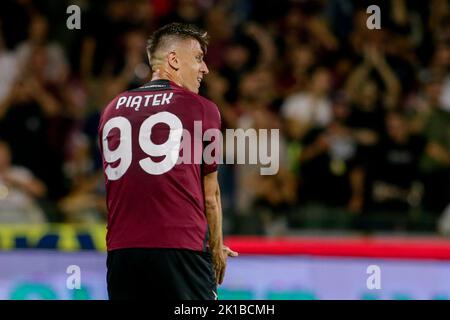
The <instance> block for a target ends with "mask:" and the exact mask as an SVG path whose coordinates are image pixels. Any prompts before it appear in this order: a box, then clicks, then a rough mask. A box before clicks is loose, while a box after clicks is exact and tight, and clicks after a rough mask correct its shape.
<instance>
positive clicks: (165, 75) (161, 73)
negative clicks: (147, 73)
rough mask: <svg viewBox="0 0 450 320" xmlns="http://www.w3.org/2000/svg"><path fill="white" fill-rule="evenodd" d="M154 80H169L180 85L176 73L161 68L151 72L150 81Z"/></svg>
mask: <svg viewBox="0 0 450 320" xmlns="http://www.w3.org/2000/svg"><path fill="white" fill-rule="evenodd" d="M154 80H169V81H172V82H174V83H176V84H177V85H179V86H180V87H182V85H181V81H180V79H179V78H178V77H177V76H176V75H173V74H171V73H170V72H167V71H165V70H161V69H157V70H155V72H153V75H152V80H151V81H154Z"/></svg>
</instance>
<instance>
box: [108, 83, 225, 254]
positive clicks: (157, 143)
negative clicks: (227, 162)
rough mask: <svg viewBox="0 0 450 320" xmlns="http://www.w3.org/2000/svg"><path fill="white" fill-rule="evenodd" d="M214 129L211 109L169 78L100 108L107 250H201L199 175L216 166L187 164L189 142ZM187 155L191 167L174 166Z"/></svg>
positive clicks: (202, 223)
mask: <svg viewBox="0 0 450 320" xmlns="http://www.w3.org/2000/svg"><path fill="white" fill-rule="evenodd" d="M199 125H201V131H200V132H198V131H196V130H197V129H198V128H199V127H198V126H199ZM219 127H220V115H219V113H218V110H217V107H216V106H215V105H214V104H213V103H211V102H210V101H208V100H207V99H204V98H202V97H200V96H199V95H196V94H194V93H191V92H189V91H187V90H186V89H184V88H181V87H179V86H177V85H176V84H174V83H173V82H169V81H168V80H156V81H151V82H149V83H148V84H146V85H144V86H143V87H140V88H138V89H135V90H130V91H127V92H124V93H122V94H120V95H118V96H117V97H116V98H115V99H114V100H113V101H112V102H111V103H110V104H109V105H108V106H107V107H106V109H105V110H104V112H103V114H102V117H101V119H100V125H99V138H100V144H101V146H100V148H101V151H102V158H103V168H104V171H105V180H106V191H107V207H108V233H107V248H108V250H114V249H120V248H142V247H146V248H185V249H191V250H205V248H206V244H207V232H208V231H207V223H206V217H205V214H204V198H203V190H202V174H207V173H209V172H212V171H214V170H215V169H216V165H215V164H213V165H205V164H200V163H199V162H198V161H193V160H194V154H197V153H196V152H194V149H195V148H197V147H196V142H195V140H196V139H197V142H200V144H197V146H198V145H199V146H200V149H201V148H202V144H201V139H202V134H203V132H204V131H205V130H207V129H209V128H219ZM196 128H197V129H196ZM183 130H184V131H185V132H187V133H188V136H186V137H191V138H192V139H191V141H190V143H186V141H182V140H183V139H182V136H183ZM196 132H197V134H196ZM198 133H200V135H199V134H198ZM186 137H185V138H186ZM186 146H188V147H189V148H190V150H185V148H186ZM180 149H182V151H181V153H180ZM188 151H189V152H190V153H191V154H192V157H189V159H190V160H191V161H189V163H177V161H178V162H179V160H180V156H182V157H183V159H186V157H184V153H185V152H188ZM197 151H198V150H197ZM200 151H201V150H200ZM193 162H195V163H193Z"/></svg>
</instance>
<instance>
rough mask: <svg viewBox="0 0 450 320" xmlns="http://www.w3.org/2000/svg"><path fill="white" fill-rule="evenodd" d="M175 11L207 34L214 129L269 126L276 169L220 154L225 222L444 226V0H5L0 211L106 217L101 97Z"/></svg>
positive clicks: (124, 76)
mask: <svg viewBox="0 0 450 320" xmlns="http://www.w3.org/2000/svg"><path fill="white" fill-rule="evenodd" d="M71 4H75V5H78V6H79V7H80V8H81V29H80V30H68V29H67V27H66V19H67V18H68V16H69V14H67V13H66V8H67V6H69V5H71ZM373 4H376V5H378V6H379V7H380V13H381V29H369V28H368V27H367V24H366V22H367V19H368V18H369V16H370V14H368V13H367V12H366V9H367V7H368V6H369V5H373ZM173 21H177V22H189V23H194V24H196V25H198V26H200V27H203V28H204V29H206V30H207V31H208V33H209V35H210V38H211V40H210V45H209V48H208V52H207V55H206V61H207V64H208V67H209V70H210V73H209V75H208V76H207V77H206V83H205V84H204V85H203V87H202V91H201V94H202V95H204V96H206V97H208V98H209V99H211V100H212V101H214V102H215V103H216V104H217V105H218V106H219V108H220V110H221V114H222V125H223V129H226V128H244V129H247V128H255V129H280V139H281V141H280V142H281V146H280V161H281V163H280V171H279V173H278V174H277V175H273V176H261V175H260V173H259V168H258V166H257V165H223V166H221V168H220V171H219V177H220V183H221V188H222V200H223V208H224V215H225V222H226V225H225V227H226V232H227V233H262V234H286V233H288V232H289V231H290V230H293V229H302V228H319V229H343V230H364V231H366V230H375V229H376V230H391V231H392V230H394V231H397V230H398V231H423V230H425V231H431V232H435V231H438V230H440V231H444V232H445V230H448V229H449V226H448V222H450V221H449V218H450V207H448V206H449V204H450V73H449V70H450V3H449V1H447V0H430V1H406V0H395V1H375V0H374V1H365V0H361V1H348V0H328V1H327V0H277V1H258V0H177V1H175V0H174V1H169V0H153V1H152V0H126V1H125V0H111V1H87V0H73V1H71V2H70V3H69V2H68V1H61V0H43V1H38V0H17V1H12V0H2V1H1V2H0V223H44V222H74V223H79V222H80V223H81V222H82V223H85V222H102V221H105V217H106V207H105V199H104V194H105V191H104V187H103V174H102V171H101V161H100V157H99V152H98V149H97V125H98V120H99V116H100V112H101V110H102V109H103V108H104V107H105V106H106V105H107V103H108V102H109V101H110V100H111V99H112V98H113V97H114V96H115V95H117V94H118V93H120V92H122V91H125V90H128V89H130V88H135V87H137V86H140V85H142V84H144V83H145V82H147V81H149V79H150V77H151V70H150V68H149V66H148V64H147V57H146V53H145V45H146V39H147V38H148V36H149V35H150V34H151V32H152V31H153V30H155V29H156V28H158V27H159V26H162V25H163V24H165V23H168V22H173ZM439 228H440V229H439Z"/></svg>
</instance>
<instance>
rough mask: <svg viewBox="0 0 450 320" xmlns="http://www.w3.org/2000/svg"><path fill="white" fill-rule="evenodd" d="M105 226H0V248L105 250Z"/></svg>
mask: <svg viewBox="0 0 450 320" xmlns="http://www.w3.org/2000/svg"><path fill="white" fill-rule="evenodd" d="M105 237H106V226H105V225H103V224H90V225H72V224H48V225H5V224H1V225H0V250H13V249H32V248H33V249H54V250H60V251H79V250H97V251H105V250H106V243H105Z"/></svg>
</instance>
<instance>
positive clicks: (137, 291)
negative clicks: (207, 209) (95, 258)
mask: <svg viewBox="0 0 450 320" xmlns="http://www.w3.org/2000/svg"><path fill="white" fill-rule="evenodd" d="M106 266H107V268H108V272H107V277H106V278H107V284H108V296H109V299H110V300H129V299H133V300H138V299H151V300H214V299H217V286H216V281H215V275H214V271H213V265H212V258H211V254H210V253H209V252H197V251H191V250H185V249H150V248H149V249H147V248H130V249H118V250H112V251H109V252H108V257H107V260H106Z"/></svg>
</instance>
